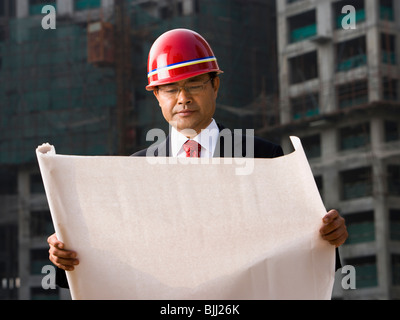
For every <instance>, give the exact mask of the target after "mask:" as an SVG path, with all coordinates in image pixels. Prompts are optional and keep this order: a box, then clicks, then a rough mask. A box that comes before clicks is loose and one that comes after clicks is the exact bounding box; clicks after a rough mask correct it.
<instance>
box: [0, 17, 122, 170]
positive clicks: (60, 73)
mask: <svg viewBox="0 0 400 320" xmlns="http://www.w3.org/2000/svg"><path fill="white" fill-rule="evenodd" d="M86 48H87V33H86V25H84V26H82V25H79V24H71V23H68V22H58V24H57V29H56V30H52V31H45V30H43V29H42V28H41V25H40V20H38V19H37V18H36V17H30V18H25V19H13V20H11V21H10V24H9V39H8V41H6V42H3V43H0V57H1V62H2V63H1V72H0V101H1V108H0V112H1V115H0V131H1V136H0V163H2V164H10V163H13V164H21V163H26V162H32V161H34V156H35V155H34V150H35V148H36V147H37V146H38V145H39V144H41V143H44V142H49V143H52V144H54V145H56V146H58V147H59V149H60V151H61V152H65V153H77V154H115V153H116V151H115V149H114V147H113V141H112V135H110V131H111V132H112V131H113V130H115V128H113V121H112V119H113V117H114V113H115V112H114V111H113V108H114V106H115V100H116V98H115V91H116V88H115V81H114V78H115V71H114V69H113V68H111V67H103V68H101V69H100V68H96V67H95V66H93V65H91V64H89V63H87V60H88V57H87V50H86Z"/></svg>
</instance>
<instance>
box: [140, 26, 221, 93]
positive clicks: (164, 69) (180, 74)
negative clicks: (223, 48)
mask: <svg viewBox="0 0 400 320" xmlns="http://www.w3.org/2000/svg"><path fill="white" fill-rule="evenodd" d="M147 71H148V79H149V85H148V86H147V87H146V89H147V90H149V91H151V90H153V89H154V87H156V86H159V85H163V84H167V83H172V82H177V81H181V80H184V79H187V78H191V77H195V76H198V75H200V74H203V73H208V72H218V73H222V71H221V70H220V69H219V67H218V63H217V59H216V58H215V56H214V53H213V51H212V49H211V47H210V45H209V44H208V43H207V41H206V40H205V39H204V38H203V37H202V36H201V35H199V34H198V33H197V32H194V31H192V30H188V29H174V30H171V31H167V32H165V33H164V34H162V35H161V36H160V37H159V38H158V39H157V40H156V41H155V42H154V43H153V46H152V47H151V49H150V52H149V58H148V64H147Z"/></svg>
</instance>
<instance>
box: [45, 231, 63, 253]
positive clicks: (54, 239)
mask: <svg viewBox="0 0 400 320" xmlns="http://www.w3.org/2000/svg"><path fill="white" fill-rule="evenodd" d="M47 243H48V244H49V245H50V246H54V247H57V248H59V249H64V243H62V242H61V241H60V240H58V238H57V235H56V234H55V233H53V234H52V235H51V236H50V237H48V238H47Z"/></svg>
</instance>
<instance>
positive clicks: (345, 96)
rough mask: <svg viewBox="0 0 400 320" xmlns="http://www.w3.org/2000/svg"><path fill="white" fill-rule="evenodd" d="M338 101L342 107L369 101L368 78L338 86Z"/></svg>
mask: <svg viewBox="0 0 400 320" xmlns="http://www.w3.org/2000/svg"><path fill="white" fill-rule="evenodd" d="M337 101H338V105H339V108H340V109H345V108H350V107H355V106H359V105H363V104H366V103H368V82H367V80H361V81H354V82H351V83H346V84H343V85H340V86H338V87H337Z"/></svg>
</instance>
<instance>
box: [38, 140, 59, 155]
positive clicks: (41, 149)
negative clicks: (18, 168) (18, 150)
mask: <svg viewBox="0 0 400 320" xmlns="http://www.w3.org/2000/svg"><path fill="white" fill-rule="evenodd" d="M36 153H37V154H38V155H39V154H48V155H54V154H56V149H55V148H54V146H53V145H51V144H49V143H47V142H46V143H43V144H42V145H40V146H38V147H37V148H36Z"/></svg>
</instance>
